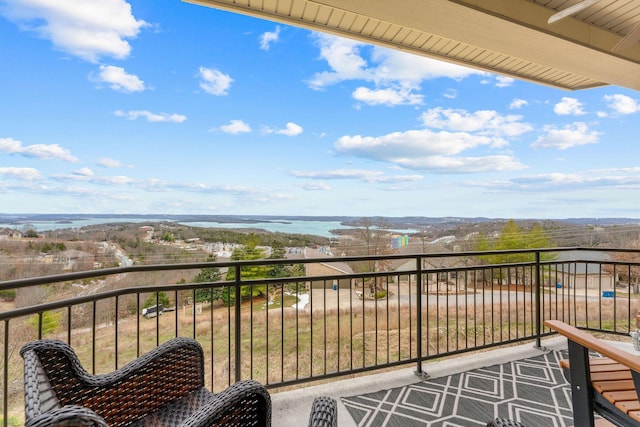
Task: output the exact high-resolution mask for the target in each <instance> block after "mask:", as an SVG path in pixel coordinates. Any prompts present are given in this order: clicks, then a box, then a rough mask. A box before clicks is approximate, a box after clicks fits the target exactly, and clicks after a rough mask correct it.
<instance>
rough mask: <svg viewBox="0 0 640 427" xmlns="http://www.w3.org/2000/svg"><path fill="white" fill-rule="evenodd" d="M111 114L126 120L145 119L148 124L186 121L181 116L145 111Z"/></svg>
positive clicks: (120, 111)
mask: <svg viewBox="0 0 640 427" xmlns="http://www.w3.org/2000/svg"><path fill="white" fill-rule="evenodd" d="M113 114H114V115H115V116H118V117H124V118H126V119H127V120H137V119H138V118H139V117H142V118H145V119H147V121H149V122H171V123H182V122H184V121H185V120H187V116H184V115H182V114H175V113H174V114H168V113H152V112H150V111H147V110H134V111H128V112H125V111H122V110H116V111H114V112H113Z"/></svg>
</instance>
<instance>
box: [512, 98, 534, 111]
mask: <svg viewBox="0 0 640 427" xmlns="http://www.w3.org/2000/svg"><path fill="white" fill-rule="evenodd" d="M527 105H529V103H528V102H527V101H525V100H524V99H518V98H515V99H514V100H513V101H511V104H509V109H510V110H519V109H520V108H522V107H524V106H527Z"/></svg>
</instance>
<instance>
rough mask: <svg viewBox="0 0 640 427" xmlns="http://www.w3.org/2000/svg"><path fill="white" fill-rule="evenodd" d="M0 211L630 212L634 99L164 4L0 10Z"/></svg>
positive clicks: (638, 116) (48, 4) (635, 149)
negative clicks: (535, 81) (571, 89)
mask: <svg viewBox="0 0 640 427" xmlns="http://www.w3.org/2000/svg"><path fill="white" fill-rule="evenodd" d="M0 55H1V57H2V66H1V67H0V94H1V99H2V102H0V117H2V120H1V121H0V212H2V213H137V214H145V213H160V214H163V213H167V214H238V215H242V214H263V215H350V216H374V215H384V216H405V215H419V216H464V217H474V216H486V217H501V218H505V217H509V218H565V217H622V216H624V217H634V218H637V217H639V215H638V206H639V201H638V200H640V149H639V140H640V93H638V92H635V91H631V90H627V89H624V88H620V87H605V88H598V89H591V90H587V91H579V92H567V91H562V90H558V89H552V88H548V87H544V86H539V85H536V84H533V83H528V82H522V81H516V80H513V79H510V78H505V77H502V76H498V75H494V74H489V73H485V72H479V71H477V70H472V69H468V68H462V67H459V66H455V65H451V64H447V63H443V62H438V61H435V60H430V59H426V58H421V57H417V56H412V55H409V54H405V53H400V52H396V51H392V50H389V49H385V48H381V47H375V46H371V45H366V44H363V43H358V42H354V41H351V40H348V39H342V38H337V37H334V36H328V35H324V34H320V33H315V32H311V31H308V30H304V29H300V28H295V27H289V26H286V25H282V24H277V23H274V22H269V21H264V20H258V19H255V18H250V17H246V16H241V15H237V14H232V13H228V12H223V11H219V10H215V9H210V8H205V7H202V6H197V5H193V4H189V3H182V2H180V1H177V0H171V1H169V0H162V1H157V0H133V1H129V2H126V1H124V0H101V1H99V2H86V1H84V0H65V1H60V0H0Z"/></svg>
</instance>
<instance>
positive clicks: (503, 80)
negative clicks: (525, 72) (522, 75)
mask: <svg viewBox="0 0 640 427" xmlns="http://www.w3.org/2000/svg"><path fill="white" fill-rule="evenodd" d="M514 81H515V79H513V78H511V77H507V76H496V87H509V86H511V85H513V82H514Z"/></svg>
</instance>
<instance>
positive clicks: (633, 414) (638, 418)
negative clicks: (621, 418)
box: [627, 411, 640, 421]
mask: <svg viewBox="0 0 640 427" xmlns="http://www.w3.org/2000/svg"><path fill="white" fill-rule="evenodd" d="M627 415H629V416H630V417H631V418H633V419H634V420H636V421H640V411H629V413H628V414H627Z"/></svg>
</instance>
